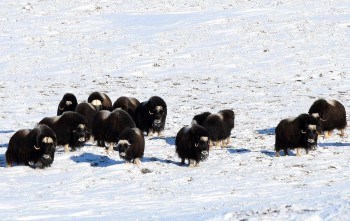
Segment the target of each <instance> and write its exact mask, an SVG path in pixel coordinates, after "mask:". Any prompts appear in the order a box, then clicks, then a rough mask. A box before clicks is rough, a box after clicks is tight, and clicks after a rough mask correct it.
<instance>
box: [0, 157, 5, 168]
mask: <svg viewBox="0 0 350 221" xmlns="http://www.w3.org/2000/svg"><path fill="white" fill-rule="evenodd" d="M0 167H6V159H5V154H0Z"/></svg>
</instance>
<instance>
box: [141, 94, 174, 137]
mask: <svg viewBox="0 0 350 221" xmlns="http://www.w3.org/2000/svg"><path fill="white" fill-rule="evenodd" d="M135 115H136V125H137V127H138V128H140V130H141V131H143V132H146V133H147V135H148V136H152V135H153V133H154V132H157V133H158V136H161V135H162V134H161V133H162V132H163V130H164V127H165V120H166V116H167V105H166V103H165V101H164V100H163V99H162V98H160V97H158V96H153V97H151V98H150V99H149V100H148V101H145V102H142V103H141V104H140V105H139V106H138V107H137V108H136V112H135Z"/></svg>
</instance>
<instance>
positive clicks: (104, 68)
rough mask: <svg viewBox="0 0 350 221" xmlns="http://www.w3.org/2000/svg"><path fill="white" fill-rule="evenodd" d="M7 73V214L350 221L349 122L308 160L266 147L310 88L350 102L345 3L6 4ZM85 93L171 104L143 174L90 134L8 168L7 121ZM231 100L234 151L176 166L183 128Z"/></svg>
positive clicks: (11, 125) (349, 8)
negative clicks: (70, 148) (46, 158)
mask: <svg viewBox="0 0 350 221" xmlns="http://www.w3.org/2000/svg"><path fill="white" fill-rule="evenodd" d="M0 76H1V77H0V97H1V100H0V101H1V108H0V180H1V181H0V214H1V216H0V219H1V220H189V221H190V220H211V221H224V220H225V221H228V220H310V221H318V220H350V129H349V128H348V129H346V131H345V132H346V136H345V137H344V138H340V137H339V136H338V135H337V133H338V131H335V134H334V135H333V136H332V137H331V138H329V139H326V140H323V139H320V140H319V141H320V142H319V146H318V148H317V150H316V151H313V152H311V154H309V155H305V154H304V152H303V153H302V154H303V156H302V157H296V156H287V157H279V158H276V157H274V154H275V153H274V150H273V149H274V128H275V127H276V125H277V124H278V122H279V121H280V120H281V119H283V118H287V117H294V116H297V115H299V114H300V113H305V112H307V111H308V109H309V107H310V105H311V104H312V103H313V102H314V101H315V100H316V99H318V98H326V99H337V100H339V101H341V102H342V103H343V104H344V106H345V108H346V109H347V110H348V112H349V110H350V94H349V93H350V1H348V0H338V1H333V0H318V1H316V0H311V1H304V0H303V1H301V0H286V1H284V0H282V1H273V0H272V1H271V0H250V1H246V0H237V1H219V0H211V1H202V0H194V1H185V0H161V1H158V0H145V1H138V0H131V1H121V0H116V1H108V0H100V1H95V0H93V1H87V0H76V1H59V0H53V1H43V0H31V1H29V0H26V1H24V0H19V1H1V2H0ZM93 91H102V92H106V93H107V94H108V95H109V96H110V98H111V99H112V101H113V102H114V101H115V100H116V99H117V98H118V97H119V96H133V97H136V98H137V99H139V100H140V101H145V100H148V98H149V97H151V96H153V95H159V96H161V97H163V98H164V100H165V101H166V102H167V105H168V117H167V123H166V129H165V134H164V135H165V137H151V138H149V137H148V138H146V149H145V156H144V158H143V159H142V166H141V167H142V168H147V169H149V170H150V172H149V173H142V172H141V170H140V168H137V167H136V166H134V165H131V164H125V163H124V161H122V160H121V159H120V158H119V156H118V154H117V153H113V154H111V155H110V156H107V155H106V153H105V151H104V150H103V149H102V148H99V147H96V146H95V144H94V143H92V142H90V143H87V144H86V146H84V147H83V148H81V149H80V150H78V151H76V152H71V153H64V152H63V147H59V148H58V149H57V152H56V156H55V161H54V163H53V165H52V167H50V168H47V169H44V170H40V169H36V170H34V169H31V168H29V167H25V166H15V167H12V168H5V156H4V154H5V151H6V149H7V146H8V141H9V139H10V137H11V136H12V135H13V134H14V132H15V131H17V130H19V129H23V128H33V127H34V125H35V124H36V123H37V122H39V121H40V120H41V119H42V118H44V117H46V116H54V115H55V114H56V111H57V106H58V103H59V101H60V100H61V98H62V96H63V94H64V93H66V92H71V93H74V94H75V95H76V96H77V99H78V101H84V100H87V97H88V95H89V94H90V93H91V92H93ZM226 108H230V109H232V110H234V111H235V114H236V125H235V128H234V129H233V131H232V134H231V137H232V146H230V147H229V148H225V149H214V150H212V151H211V152H210V155H209V158H208V160H207V161H205V162H203V163H201V164H200V165H199V167H196V168H188V167H186V166H180V165H179V162H180V159H179V158H178V157H177V155H176V154H175V146H174V142H175V141H174V137H175V135H176V133H177V132H178V131H179V129H180V128H181V127H183V126H184V125H188V124H190V123H191V119H192V117H193V116H194V115H195V114H198V113H201V112H203V111H210V112H217V111H219V110H221V109H226ZM348 115H349V114H348ZM348 124H349V117H348ZM293 155H295V154H293Z"/></svg>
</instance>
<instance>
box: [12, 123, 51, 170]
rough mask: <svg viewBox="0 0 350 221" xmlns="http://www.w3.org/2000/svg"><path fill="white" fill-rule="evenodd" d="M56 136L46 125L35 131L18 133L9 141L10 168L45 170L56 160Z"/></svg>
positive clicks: (38, 126)
mask: <svg viewBox="0 0 350 221" xmlns="http://www.w3.org/2000/svg"><path fill="white" fill-rule="evenodd" d="M56 143H57V140H56V135H55V133H54V131H53V130H51V129H50V128H49V127H48V126H46V125H40V124H39V125H37V126H36V127H35V128H34V129H23V130H19V131H17V132H16V133H15V134H14V135H13V136H12V137H11V138H10V141H9V146H8V149H7V151H6V153H5V156H6V163H7V165H8V166H12V165H13V164H14V163H16V164H24V165H30V166H33V167H39V168H44V167H47V166H50V165H51V164H52V162H53V160H54V153H55V150H56Z"/></svg>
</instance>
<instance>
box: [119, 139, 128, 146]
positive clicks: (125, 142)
mask: <svg viewBox="0 0 350 221" xmlns="http://www.w3.org/2000/svg"><path fill="white" fill-rule="evenodd" d="M118 144H127V145H129V146H130V145H131V144H130V143H129V141H128V140H119V142H118Z"/></svg>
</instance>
